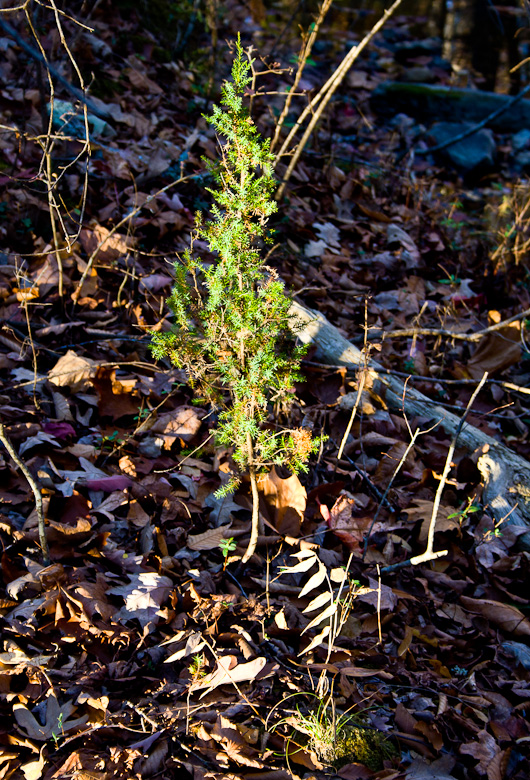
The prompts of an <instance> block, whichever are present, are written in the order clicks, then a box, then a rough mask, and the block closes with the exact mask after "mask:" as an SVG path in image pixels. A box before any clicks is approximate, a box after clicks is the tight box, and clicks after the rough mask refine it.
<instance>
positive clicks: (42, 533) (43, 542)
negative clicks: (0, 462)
mask: <svg viewBox="0 0 530 780" xmlns="http://www.w3.org/2000/svg"><path fill="white" fill-rule="evenodd" d="M0 441H1V442H2V444H3V445H4V447H5V448H6V450H7V451H8V453H9V455H10V456H11V458H12V460H13V461H14V462H15V464H16V465H17V466H18V468H19V469H20V470H21V472H22V473H23V474H24V476H25V477H26V479H27V481H28V483H29V486H30V488H31V490H32V491H33V496H34V498H35V509H36V510H37V518H38V522H39V542H40V546H41V550H42V560H43V563H44V565H45V566H48V565H49V563H50V550H49V547H48V540H47V539H46V528H45V521H44V508H43V504H42V496H41V493H40V490H39V488H38V486H37V483H36V482H35V480H34V479H33V476H32V474H31V472H30V470H29V469H28V467H27V466H26V464H25V463H24V461H23V460H22V458H21V457H20V456H19V455H18V453H17V451H16V450H15V448H14V447H13V445H12V444H11V442H10V440H9V438H8V436H7V433H6V431H5V428H4V424H3V423H2V422H0Z"/></svg>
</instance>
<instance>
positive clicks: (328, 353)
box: [291, 301, 530, 551]
mask: <svg viewBox="0 0 530 780" xmlns="http://www.w3.org/2000/svg"><path fill="white" fill-rule="evenodd" d="M291 314H292V316H293V319H295V320H297V321H298V323H299V324H300V325H302V326H303V327H302V328H301V330H297V333H296V335H297V337H298V338H299V339H300V340H301V341H302V342H303V343H304V344H314V345H315V346H316V349H317V351H316V357H317V359H318V360H321V361H322V362H327V363H332V364H333V365H342V366H357V367H362V368H365V367H366V359H365V356H364V355H363V353H362V352H361V350H360V349H358V348H357V347H356V346H355V345H354V344H352V343H351V342H349V341H348V340H347V339H346V338H344V336H343V335H342V334H341V333H340V331H339V330H338V329H337V328H335V327H334V326H333V325H331V323H330V322H328V320H327V319H326V318H325V317H324V316H323V315H322V314H319V313H318V312H315V311H312V310H311V309H306V308H305V306H302V305H301V304H299V303H298V302H296V301H293V304H292V306H291ZM380 369H381V366H380V365H379V364H378V363H377V362H376V361H374V360H370V361H369V364H368V367H367V369H366V370H369V371H370V373H371V375H372V378H373V380H374V390H375V391H376V392H378V393H379V394H380V395H382V396H384V398H385V401H386V403H387V404H388V406H389V407H390V408H391V409H393V410H395V411H405V412H406V413H407V414H408V415H411V416H414V415H421V416H422V417H428V418H430V419H433V420H439V422H440V425H441V426H442V428H444V430H445V431H447V433H451V434H454V433H455V431H456V430H457V428H458V426H459V424H460V418H459V417H457V416H456V415H455V414H453V413H452V412H449V411H448V410H447V409H444V408H443V407H441V406H437V405H436V404H432V403H431V401H430V400H429V399H428V398H427V397H426V396H425V395H423V393H420V392H419V391H418V390H415V389H414V388H413V387H410V386H407V387H406V388H405V384H404V382H403V380H402V379H400V378H399V377H395V376H392V375H390V374H385V373H378V372H379V370H380ZM458 443H459V445H461V446H464V447H466V448H467V449H468V450H470V451H475V450H478V449H480V450H481V451H482V453H481V455H480V457H479V459H478V463H477V465H478V468H479V470H480V473H481V474H482V477H483V479H484V493H483V499H484V504H487V505H488V510H489V511H490V512H491V514H492V515H493V517H494V519H495V521H496V522H500V521H502V522H503V523H504V524H505V525H515V526H525V527H527V528H529V529H530V463H528V461H527V460H525V459H524V458H521V457H520V456H519V455H517V454H516V453H515V452H513V451H512V450H510V449H509V448H508V447H506V446H505V445H504V444H501V443H500V442H498V441H497V440H496V439H494V438H493V437H492V436H488V434H486V433H483V432H482V431H481V430H479V429H478V428H475V427H474V426H473V425H469V423H466V424H464V426H463V427H462V430H461V431H460V433H459V436H458ZM518 547H519V549H522V550H527V551H530V531H527V532H525V533H524V534H522V535H521V536H519V538H518Z"/></svg>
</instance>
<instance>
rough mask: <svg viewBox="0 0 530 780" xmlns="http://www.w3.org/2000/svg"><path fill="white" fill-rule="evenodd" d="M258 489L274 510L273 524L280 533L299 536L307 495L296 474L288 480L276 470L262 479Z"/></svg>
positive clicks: (272, 470) (273, 469)
mask: <svg viewBox="0 0 530 780" xmlns="http://www.w3.org/2000/svg"><path fill="white" fill-rule="evenodd" d="M258 487H259V490H260V492H261V493H263V495H264V497H265V500H266V502H267V504H268V505H269V506H271V507H273V508H274V510H275V511H274V518H273V523H274V525H275V527H276V530H277V531H278V533H281V534H289V535H290V536H298V534H299V533H300V526H301V524H302V521H303V519H304V512H305V509H306V505H307V493H306V489H305V487H304V486H303V485H302V483H301V482H300V480H299V479H298V477H297V476H296V474H292V475H291V476H290V477H287V479H282V478H281V477H279V476H278V474H277V472H276V469H275V468H272V469H271V471H270V472H269V473H268V474H266V475H265V476H262V477H260V479H259V483H258Z"/></svg>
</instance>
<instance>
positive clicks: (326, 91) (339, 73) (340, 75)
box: [275, 0, 402, 200]
mask: <svg viewBox="0 0 530 780" xmlns="http://www.w3.org/2000/svg"><path fill="white" fill-rule="evenodd" d="M401 2H402V0H394V3H393V4H392V5H391V7H390V8H389V9H388V11H385V12H384V14H383V16H382V17H381V19H379V21H378V22H376V24H375V25H374V26H373V27H372V29H371V30H370V32H369V33H367V34H366V35H365V36H364V38H363V39H362V41H361V42H360V43H358V44H357V45H355V46H352V48H351V49H350V51H349V52H348V54H347V55H346V56H345V57H344V59H343V60H342V62H341V64H340V65H339V67H338V68H337V70H336V71H335V73H334V74H333V75H332V76H331V77H330V78H329V79H328V80H327V82H326V83H325V84H324V86H323V87H322V89H321V90H320V92H319V93H318V94H317V95H315V97H314V98H313V100H312V101H311V102H310V103H309V105H308V106H306V108H305V109H304V111H302V113H301V115H300V117H299V118H298V120H297V122H296V124H295V125H294V127H293V129H292V130H291V132H290V133H289V135H288V136H287V138H286V139H285V141H284V143H283V145H282V148H281V149H280V151H279V152H278V157H281V156H282V155H283V154H285V153H286V150H287V149H288V148H289V144H290V142H291V140H292V138H293V137H294V135H295V134H296V132H297V131H298V128H299V127H300V125H301V124H302V122H303V121H304V119H305V118H306V116H307V115H308V114H309V113H311V112H312V111H313V110H314V113H313V116H312V117H311V120H310V122H309V124H308V126H307V128H306V130H305V132H304V134H303V136H302V138H301V139H300V142H299V143H298V145H297V147H296V149H295V151H294V154H293V156H292V158H291V160H290V162H289V165H288V166H287V170H286V172H285V174H284V176H283V179H282V183H281V184H280V186H279V188H278V190H277V192H276V195H275V197H276V199H277V200H279V199H280V198H281V197H282V195H283V191H284V189H285V185H286V184H287V182H288V181H289V179H290V178H291V174H292V172H293V170H294V168H295V166H296V164H297V162H298V159H299V157H300V155H301V154H302V151H303V150H304V148H305V145H306V143H307V141H308V140H309V137H310V135H311V133H312V132H313V129H314V127H315V125H316V123H317V122H318V120H319V119H320V117H321V115H322V112H323V111H324V109H325V107H326V106H327V104H328V103H329V101H330V100H331V98H332V96H333V94H334V93H335V90H336V89H337V88H338V87H339V86H340V84H341V83H342V80H343V79H344V77H345V76H346V74H347V72H348V71H349V69H350V68H351V66H352V65H353V63H354V62H355V60H356V59H357V57H358V56H359V55H360V54H361V52H362V51H363V50H364V49H365V48H366V46H367V45H368V44H369V43H370V41H371V40H372V38H374V36H375V35H376V34H377V33H378V32H379V30H380V29H381V28H382V27H383V26H384V24H385V23H386V21H387V20H388V19H389V18H390V16H392V14H393V13H394V11H395V10H396V9H397V8H398V7H399V6H400V5H401ZM319 103H320V105H318V104H319ZM316 106H318V107H316ZM315 107H316V108H315Z"/></svg>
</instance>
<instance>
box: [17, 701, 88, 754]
mask: <svg viewBox="0 0 530 780" xmlns="http://www.w3.org/2000/svg"><path fill="white" fill-rule="evenodd" d="M75 710H76V708H75V706H74V704H73V703H72V700H70V701H67V702H66V703H65V704H59V702H58V701H57V699H56V698H55V696H53V695H50V696H48V698H47V699H46V720H45V722H44V725H41V724H40V723H39V721H38V720H37V719H36V718H35V716H34V715H33V714H32V713H31V712H30V711H29V710H28V708H27V707H25V706H24V704H15V705H13V713H14V715H15V720H16V722H17V723H18V725H19V726H20V728H21V729H22V730H23V731H24V732H25V733H26V734H27V736H28V737H29V738H30V739H35V740H37V742H46V741H47V740H49V739H51V738H52V737H53V735H54V734H55V735H56V736H59V735H60V734H61V733H62V732H63V731H71V730H72V729H75V728H77V727H78V726H82V725H84V724H85V723H86V722H87V721H88V715H83V716H82V717H81V718H76V719H74V720H69V717H70V715H72V713H73V712H75Z"/></svg>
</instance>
